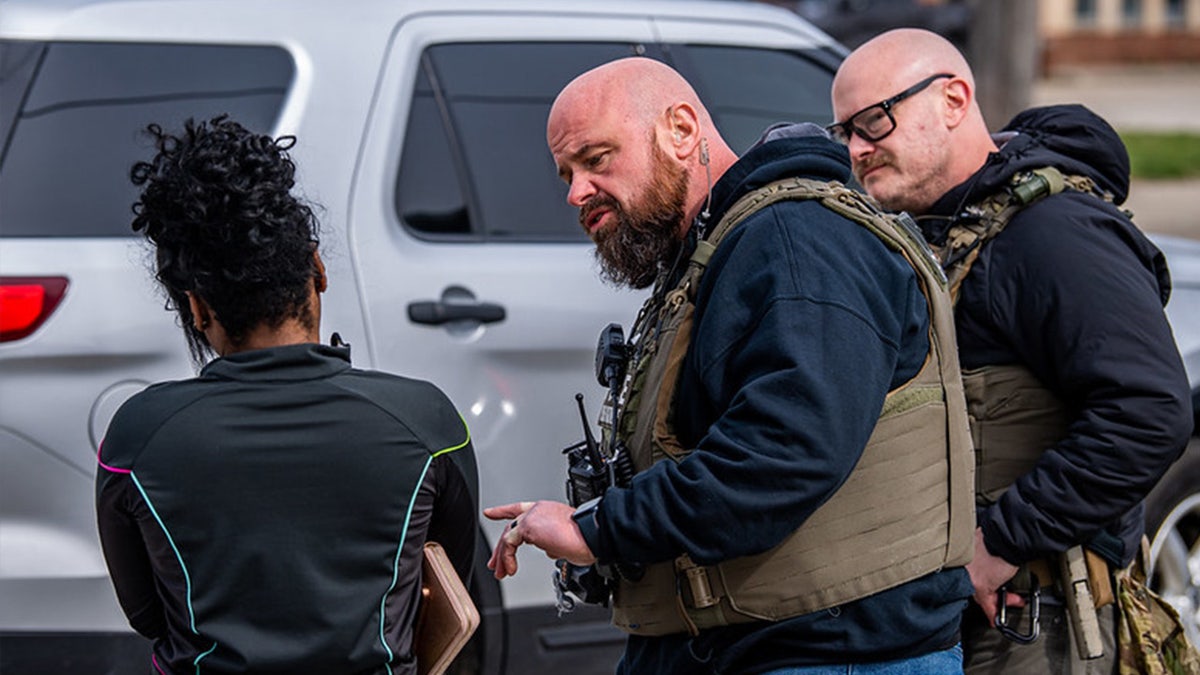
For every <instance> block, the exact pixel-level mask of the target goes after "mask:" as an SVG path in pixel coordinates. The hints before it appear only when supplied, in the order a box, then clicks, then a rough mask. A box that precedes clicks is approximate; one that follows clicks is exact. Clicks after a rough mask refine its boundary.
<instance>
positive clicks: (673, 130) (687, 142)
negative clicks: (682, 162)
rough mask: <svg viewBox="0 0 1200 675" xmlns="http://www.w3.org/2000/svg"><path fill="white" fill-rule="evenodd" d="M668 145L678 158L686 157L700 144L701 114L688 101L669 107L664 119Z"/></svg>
mask: <svg viewBox="0 0 1200 675" xmlns="http://www.w3.org/2000/svg"><path fill="white" fill-rule="evenodd" d="M664 124H665V127H666V131H667V138H668V147H670V148H671V153H670V154H673V155H674V156H675V157H676V158H678V159H686V158H687V157H689V156H690V155H691V154H692V153H694V152H696V149H697V148H698V147H699V145H700V116H699V115H698V114H697V113H696V109H695V108H694V107H693V106H692V105H691V104H690V103H687V102H683V101H681V102H679V103H676V104H674V105H672V106H671V107H669V108H667V114H666V118H665V121H664Z"/></svg>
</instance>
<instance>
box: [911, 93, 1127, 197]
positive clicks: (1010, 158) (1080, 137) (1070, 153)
mask: <svg viewBox="0 0 1200 675" xmlns="http://www.w3.org/2000/svg"><path fill="white" fill-rule="evenodd" d="M994 138H995V139H996V145H997V146H1000V150H999V151H998V152H993V153H991V154H990V155H988V159H987V162H985V163H984V165H983V167H981V168H980V169H979V171H977V172H975V174H974V175H973V176H971V178H969V179H967V180H966V181H963V183H962V184H961V185H959V186H957V187H955V188H954V189H952V190H950V191H949V192H947V193H946V194H945V195H943V196H942V198H941V199H939V200H938V201H937V202H936V203H935V204H934V205H933V207H932V208H931V209H930V214H934V215H943V216H945V215H953V214H954V213H955V212H956V211H958V210H959V209H960V208H961V207H962V206H963V205H966V204H971V203H974V202H977V201H979V200H981V199H984V198H986V197H988V196H990V195H992V194H995V193H996V192H998V191H1000V190H1001V189H1002V188H1004V187H1005V186H1006V185H1007V183H1008V181H1009V179H1010V178H1012V176H1013V174H1015V173H1017V172H1019V171H1027V170H1031V169H1040V168H1042V167H1044V166H1053V167H1055V168H1057V169H1058V170H1060V171H1062V172H1063V173H1064V174H1067V175H1071V174H1074V175H1082V176H1087V177H1089V178H1091V179H1092V180H1094V181H1095V182H1096V185H1097V186H1099V187H1100V189H1101V190H1104V191H1105V192H1109V193H1111V194H1112V196H1113V202H1114V203H1116V204H1118V205H1119V204H1121V203H1123V202H1124V201H1125V198H1126V197H1127V196H1128V195H1129V153H1128V152H1126V150H1125V143H1124V142H1123V141H1121V137H1120V136H1118V135H1117V132H1116V130H1114V129H1113V128H1112V126H1111V125H1109V123H1108V122H1105V121H1104V119H1102V118H1101V117H1100V116H1099V115H1097V114H1096V113H1094V112H1092V111H1091V110H1088V109H1087V108H1085V107H1084V106H1081V105H1076V104H1072V105H1055V106H1046V107H1042V108H1030V109H1029V110H1026V111H1024V112H1021V113H1018V114H1017V116H1016V117H1014V118H1012V121H1010V122H1009V123H1008V124H1007V125H1006V126H1005V127H1004V129H1003V130H1001V131H1000V133H998V134H996V135H995V137H994Z"/></svg>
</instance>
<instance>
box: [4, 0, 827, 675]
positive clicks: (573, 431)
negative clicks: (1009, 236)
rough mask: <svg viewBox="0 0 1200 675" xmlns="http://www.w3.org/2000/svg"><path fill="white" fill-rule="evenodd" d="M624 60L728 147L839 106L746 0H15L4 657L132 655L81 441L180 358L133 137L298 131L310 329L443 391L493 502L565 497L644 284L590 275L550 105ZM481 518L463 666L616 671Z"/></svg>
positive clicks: (766, 16) (64, 661) (63, 661)
mask: <svg viewBox="0 0 1200 675" xmlns="http://www.w3.org/2000/svg"><path fill="white" fill-rule="evenodd" d="M633 54H642V55H647V56H652V57H654V58H658V59H662V60H664V61H667V62H669V63H671V64H672V65H673V66H675V67H676V68H677V69H678V70H680V71H681V72H682V73H684V74H685V75H686V76H687V77H688V78H689V79H690V80H691V81H692V82H694V83H696V85H697V88H698V89H699V93H700V95H701V97H702V98H703V99H704V100H705V101H706V102H707V103H708V104H709V108H710V110H711V111H712V112H713V113H714V115H715V117H716V121H717V123H718V124H719V125H720V126H721V128H722V130H723V132H724V135H725V137H726V138H727V139H730V140H731V142H732V144H733V145H735V146H737V149H739V150H740V149H744V148H745V147H747V146H748V145H749V144H750V143H751V142H752V141H753V140H754V139H755V138H756V136H757V135H758V133H759V132H760V130H761V129H763V128H764V127H766V126H767V125H769V124H771V123H772V122H775V121H778V120H783V119H789V120H799V121H804V120H808V121H816V122H828V121H829V119H830V117H831V113H830V109H829V95H828V91H829V84H830V80H831V78H832V74H833V71H834V69H835V68H836V66H837V63H838V62H839V59H840V57H841V55H842V54H844V51H843V50H842V49H841V48H840V47H839V46H837V45H836V44H835V43H833V42H832V41H831V40H830V39H829V38H828V37H827V36H825V35H823V34H822V33H820V32H818V31H817V30H815V29H813V28H812V27H811V26H809V25H808V24H806V23H804V22H803V21H801V20H800V19H798V18H797V17H796V16H795V15H793V14H791V13H789V12H785V11H783V10H776V9H773V8H768V7H765V6H759V5H756V4H751V3H738V4H717V3H704V2H695V1H691V2H642V1H638V2H633V1H630V2H614V1H611V0H605V1H602V2H601V1H596V2H591V1H582V0H576V1H573V2H553V1H549V0H547V1H532V0H525V1H522V0H507V1H505V2H503V3H501V2H488V1H484V0H424V1H422V0H378V1H376V0H362V1H359V2H353V3H334V2H328V1H327V0H291V1H290V2H287V3H279V2H277V1H274V0H207V1H206V2H197V1H195V0H146V1H143V2H123V1H112V2H103V1H102V2H82V1H80V0H57V1H52V0H0V275H2V276H0V672H3V673H4V674H5V675H22V674H25V673H45V672H51V671H52V670H56V669H60V668H62V669H65V668H66V667H68V666H69V667H71V669H72V670H73V671H75V672H89V673H91V672H95V673H101V672H137V671H138V670H139V669H142V668H144V663H145V661H144V659H145V654H146V653H147V652H146V648H145V644H144V643H142V642H140V638H136V637H135V636H132V635H131V634H129V633H128V628H127V626H126V623H125V619H124V617H123V615H122V614H121V613H120V611H119V609H118V608H117V605H116V602H115V599H114V597H113V594H112V590H111V587H110V584H109V581H108V579H107V576H106V570H105V567H104V562H103V559H102V557H101V554H100V550H99V547H98V544H97V539H96V534H95V524H94V521H95V517H94V513H93V506H92V500H93V496H92V495H93V491H92V480H93V471H94V466H95V453H96V449H97V444H98V443H99V442H100V440H101V437H102V435H103V432H104V429H105V428H106V426H107V424H108V420H109V418H110V417H111V415H112V414H113V412H114V411H115V410H116V408H117V407H118V406H119V405H120V404H121V403H122V402H123V401H124V400H125V399H126V398H128V397H129V396H130V395H132V394H133V393H135V392H137V391H139V390H140V389H142V388H143V387H145V386H146V385H147V384H148V383H151V382H155V381H159V380H164V379H174V378H183V377H188V376H190V375H191V374H192V373H193V370H192V367H191V365H190V363H189V361H188V358H187V355H186V351H185V347H184V341H183V339H182V335H181V333H180V330H179V328H178V326H176V325H175V324H174V320H173V314H172V313H170V312H167V311H164V307H163V305H164V298H162V297H159V296H157V295H156V294H155V291H154V286H153V284H152V280H151V274H150V264H149V260H148V259H147V256H146V252H145V250H144V249H143V248H141V247H140V246H139V245H138V244H137V242H136V241H135V240H134V239H133V238H132V236H131V235H132V234H133V233H132V232H131V230H130V227H129V223H130V221H131V212H130V205H131V203H132V202H133V201H134V198H135V192H134V189H133V186H132V185H131V184H130V182H129V180H128V174H129V168H130V165H131V164H132V163H133V162H134V161H135V160H137V159H141V158H145V157H147V156H149V154H151V148H150V145H149V142H148V139H146V138H145V137H143V136H141V135H140V134H139V130H140V129H142V128H144V127H145V126H146V125H147V124H148V123H151V122H156V123H159V124H161V125H162V126H164V127H166V128H178V127H179V126H180V125H181V124H182V122H183V120H184V119H186V118H188V117H195V118H198V119H203V118H208V117H211V116H213V115H216V114H218V113H223V112H227V113H230V114H231V115H232V116H233V117H234V118H235V119H237V120H239V121H241V122H242V123H243V124H245V125H247V126H248V127H251V128H253V129H256V130H261V131H263V132H266V133H271V134H275V135H281V134H294V135H295V136H296V137H297V138H298V144H297V145H296V147H295V149H294V150H293V156H294V157H295V158H296V159H297V164H298V166H299V176H298V178H299V181H300V184H301V186H302V190H303V192H304V193H305V194H306V195H307V197H308V198H310V199H311V200H313V201H315V202H317V203H318V204H320V205H321V206H322V207H323V210H322V212H321V213H320V220H321V223H322V226H323V232H322V240H323V244H324V249H325V250H324V251H323V254H324V259H325V261H326V264H327V266H328V271H329V273H330V285H329V292H328V293H327V295H326V297H325V300H324V316H323V322H322V323H323V325H322V334H323V335H325V336H328V335H329V334H330V332H332V331H335V330H336V331H338V332H339V333H340V334H341V335H342V337H343V338H345V339H346V340H347V341H348V342H350V343H351V345H352V346H353V353H354V359H355V363H356V365H358V366H360V367H367V368H376V369H382V370H387V371H393V372H398V373H402V374H405V375H409V376H414V377H420V378H425V379H429V380H432V381H434V382H436V383H438V384H439V385H440V386H441V387H443V388H444V389H445V391H446V392H447V393H448V394H449V395H450V397H451V398H452V399H453V400H454V402H455V404H456V405H457V406H458V408H459V409H460V410H461V411H462V412H463V414H464V415H465V416H466V417H467V419H468V422H469V423H470V426H471V428H472V432H473V435H474V438H475V442H476V448H477V450H478V456H479V463H480V471H481V476H482V483H483V485H482V494H481V499H482V501H483V503H484V504H500V503H505V502H509V501H513V500H516V499H519V498H529V497H546V498H562V496H563V487H562V486H563V480H564V477H565V463H564V459H563V457H562V456H561V455H560V453H559V450H560V449H561V448H563V447H564V446H567V445H570V444H573V443H574V442H576V441H578V440H579V439H580V438H581V437H582V433H583V431H582V429H581V428H580V419H579V414H578V412H577V409H576V407H575V403H574V400H573V396H574V394H575V393H576V392H583V393H584V394H585V396H586V397H587V402H588V407H589V417H594V414H595V412H596V411H597V410H598V407H599V403H600V400H601V397H602V395H603V391H602V390H601V388H600V387H599V386H598V385H597V384H596V381H595V378H594V376H593V375H592V363H593V353H592V349H593V346H594V345H595V344H596V336H597V334H598V333H599V330H600V329H601V328H603V327H604V326H605V325H607V324H608V323H610V322H614V321H616V322H628V321H629V320H630V319H631V318H632V315H633V313H634V312H635V311H636V308H637V306H638V304H639V302H640V298H639V297H638V296H637V295H634V294H630V293H621V292H617V291H614V290H612V289H611V288H608V287H605V286H603V285H602V284H601V283H600V282H599V281H598V280H597V276H596V273H595V268H594V265H593V263H592V254H591V248H592V247H591V245H590V243H589V242H588V241H587V240H586V238H585V237H584V236H583V234H582V231H581V228H580V227H579V226H578V224H577V223H576V214H575V213H574V211H573V210H572V209H570V208H569V207H568V206H567V205H566V203H565V189H564V187H563V186H562V185H561V183H560V181H559V180H558V178H557V176H556V171H555V168H554V165H553V163H552V161H551V158H550V154H549V152H548V150H547V149H546V146H545V119H546V115H547V112H548V111H549V106H550V103H551V102H552V101H553V98H554V96H555V95H556V93H557V92H558V90H559V89H560V88H561V87H562V86H563V85H564V84H566V83H567V82H568V81H569V80H570V79H571V78H572V77H574V76H575V75H577V74H579V73H581V72H583V71H584V70H586V69H588V68H590V67H592V66H595V65H598V64H600V63H602V62H605V61H608V60H611V59H614V58H617V57H621V56H627V55H633ZM481 532H482V535H483V536H481V538H480V539H481V554H480V566H481V569H480V570H479V573H478V574H476V576H475V584H474V588H473V591H474V594H475V596H476V598H477V599H478V601H479V604H480V605H481V606H482V608H483V614H484V623H483V626H482V628H481V630H480V632H479V635H478V637H477V638H476V640H475V641H474V642H473V643H472V645H471V647H470V649H469V650H468V654H467V658H466V659H464V662H463V663H462V664H460V665H461V672H472V673H475V672H478V673H500V672H509V673H531V672H550V671H551V669H560V670H561V672H570V673H589V672H596V673H608V672H611V671H612V664H613V662H614V661H615V658H616V654H617V652H618V650H619V647H620V643H621V639H622V638H621V635H620V634H618V633H616V632H615V630H614V629H612V628H611V627H610V626H608V622H607V617H606V614H605V613H604V612H601V611H586V610H584V611H577V612H576V613H575V614H572V615H569V616H568V617H564V619H562V620H560V619H558V618H557V617H556V615H555V613H554V611H553V609H552V604H553V597H552V592H551V587H550V583H549V581H550V574H551V569H552V568H551V563H550V561H548V560H547V559H546V558H545V557H544V556H542V555H541V554H540V553H537V552H526V551H522V554H521V560H520V564H521V566H522V568H523V569H524V571H523V573H522V574H521V575H520V576H518V577H516V578H515V579H512V580H509V581H506V582H505V583H504V584H503V586H500V585H498V584H496V583H495V582H494V580H493V579H492V578H491V576H490V575H489V574H487V573H486V571H485V570H483V569H482V564H483V561H485V560H486V559H487V555H486V553H485V552H483V549H484V548H486V546H488V543H487V542H490V541H493V540H494V537H495V536H496V535H497V534H498V532H499V528H498V527H496V526H493V525H492V524H490V523H481ZM332 545H336V542H334V543H332Z"/></svg>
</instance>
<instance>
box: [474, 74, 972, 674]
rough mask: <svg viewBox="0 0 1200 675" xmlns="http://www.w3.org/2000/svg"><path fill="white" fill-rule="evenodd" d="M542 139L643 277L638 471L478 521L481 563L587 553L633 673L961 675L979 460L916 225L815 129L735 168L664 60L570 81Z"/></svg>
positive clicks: (612, 443) (635, 431)
mask: <svg viewBox="0 0 1200 675" xmlns="http://www.w3.org/2000/svg"><path fill="white" fill-rule="evenodd" d="M546 136H547V142H548V144H549V146H550V151H551V153H552V154H553V157H554V161H555V163H556V165H557V167H558V172H559V175H560V177H561V178H562V179H563V180H564V181H565V182H566V183H567V185H568V186H569V187H568V192H567V201H568V202H569V203H570V204H572V205H573V206H575V207H577V208H579V211H580V224H581V225H582V226H583V227H584V229H585V230H586V231H587V232H588V234H589V235H590V236H591V238H592V239H593V240H594V241H595V242H596V247H597V248H596V251H597V257H598V259H599V261H600V265H601V268H602V274H603V275H604V276H605V277H606V278H607V279H609V280H610V281H612V282H614V283H616V284H620V285H627V286H632V287H635V288H646V287H649V286H651V284H653V286H654V290H653V292H652V294H651V296H650V298H649V300H647V304H646V306H645V307H644V308H643V310H642V312H641V313H640V314H639V319H638V321H637V323H636V324H635V325H634V327H633V330H632V333H631V340H630V349H629V350H628V351H629V353H630V358H629V359H628V363H627V369H628V370H627V372H628V374H627V376H626V377H625V378H624V379H623V380H622V384H621V385H620V390H619V391H618V392H617V393H616V394H615V395H613V396H612V397H611V398H610V404H611V405H613V406H615V407H616V409H617V415H616V419H617V422H616V423H615V424H614V425H613V427H612V428H611V429H610V430H609V432H608V433H606V434H605V440H604V443H605V446H606V447H607V448H608V450H609V451H610V452H609V454H611V455H612V456H620V455H621V454H622V453H628V456H629V457H630V458H631V460H632V470H633V471H634V472H635V475H634V476H633V478H632V480H631V481H629V483H628V485H627V486H625V487H612V488H609V489H608V490H607V491H606V492H605V493H604V494H603V496H602V497H601V498H600V499H598V500H593V501H591V502H590V503H588V504H585V505H582V506H580V507H579V508H578V509H573V508H572V507H571V506H569V505H567V504H564V503H558V502H553V501H540V502H523V503H517V504H508V505H505V506H497V507H493V508H490V509H488V510H486V511H485V514H486V515H488V516H489V517H491V518H493V519H497V520H499V519H504V520H509V521H511V522H510V524H509V526H508V527H507V528H506V529H505V534H504V536H503V537H502V538H501V540H500V541H499V542H498V543H497V545H496V549H495V551H494V553H493V555H492V558H491V560H490V561H489V563H488V565H489V568H491V569H492V570H494V572H495V575H496V577H497V578H503V577H505V576H508V575H510V574H514V573H515V572H516V570H517V560H516V551H517V548H518V547H520V546H521V545H522V544H531V545H533V546H535V547H537V548H539V549H541V550H543V551H545V552H546V553H547V555H549V556H551V557H553V558H560V559H566V560H568V561H570V562H571V563H573V564H575V565H580V566H588V565H593V564H596V563H598V566H597V569H599V570H602V571H607V572H606V573H607V574H609V575H610V576H609V579H610V582H611V588H612V589H613V591H612V594H611V602H612V606H613V621H614V623H615V624H616V625H617V626H618V627H620V628H621V629H623V630H625V631H627V632H628V633H629V634H630V637H629V640H628V643H627V647H626V652H625V655H624V657H623V659H622V661H621V663H620V665H619V666H618V672H619V673H631V674H632V673H651V674H662V673H718V672H720V673H774V674H780V675H782V674H784V673H823V672H832V671H830V670H829V668H830V667H831V666H839V667H841V670H840V671H838V672H845V670H846V669H845V665H846V664H851V663H853V664H871V672H874V673H911V672H921V673H932V674H939V673H957V672H961V651H960V650H959V648H958V646H957V643H958V628H959V620H960V619H959V615H960V613H961V612H962V610H963V609H964V608H965V606H966V603H967V599H968V598H969V597H970V595H971V585H970V581H969V579H968V577H967V574H966V572H965V570H964V569H963V567H962V565H963V564H965V562H966V559H967V557H969V554H970V549H971V532H972V530H973V521H972V519H971V516H972V514H971V497H970V494H971V490H970V462H971V455H970V448H969V441H968V440H966V436H967V428H966V410H965V403H964V401H963V398H962V395H961V391H958V390H956V389H954V383H956V382H957V381H958V380H957V376H958V373H957V359H956V357H955V354H954V350H953V339H952V337H951V336H950V333H949V329H950V327H951V325H952V318H951V316H950V315H949V311H948V309H949V301H948V295H947V294H946V292H945V286H944V281H943V280H941V278H940V277H939V276H938V274H937V270H936V268H935V267H934V266H933V265H931V264H928V263H927V262H926V261H927V260H928V258H927V254H926V253H925V252H924V251H922V250H921V249H920V245H919V242H918V238H917V237H916V236H915V235H913V234H911V232H909V231H907V230H906V228H904V227H902V226H897V222H896V221H895V220H892V219H889V217H886V216H883V215H882V214H881V213H880V212H878V211H877V210H873V209H872V207H871V206H870V205H869V204H868V203H867V202H866V201H865V200H864V199H863V198H862V196H861V195H858V194H857V193H854V192H851V191H850V190H847V189H846V188H844V187H842V186H841V185H840V184H839V183H840V182H842V181H845V180H847V179H848V177H849V175H850V163H849V159H848V157H847V155H846V152H845V150H844V148H842V147H840V146H839V145H838V144H836V143H834V142H832V141H831V140H830V139H829V138H828V137H827V136H826V135H825V133H824V131H823V130H822V129H820V128H818V127H815V126H813V125H799V126H792V127H785V128H779V129H773V130H771V131H770V132H769V133H768V134H767V135H765V136H764V138H763V139H762V140H761V141H760V142H759V143H758V144H756V145H755V146H754V147H753V148H752V149H750V150H749V151H748V152H747V153H746V155H745V156H744V157H742V158H740V159H739V158H738V157H737V155H736V154H735V153H734V152H733V151H732V150H731V149H730V148H729V146H728V145H727V144H726V143H725V141H723V140H722V139H721V136H720V135H719V133H718V132H717V130H716V128H715V127H714V125H713V121H712V118H711V116H710V115H709V113H708V111H707V110H706V109H705V107H704V105H703V104H702V103H701V102H700V100H699V98H698V97H697V95H696V93H695V91H694V90H693V89H692V87H691V86H690V85H688V83H687V82H686V81H685V80H684V79H683V78H682V77H680V76H679V74H678V73H676V72H675V71H674V70H672V69H670V68H669V67H667V66H665V65H663V64H662V63H659V62H656V61H653V60H650V59H644V58H630V59H622V60H619V61H615V62H612V63H609V64H606V65H603V66H600V67H599V68H596V69H594V70H591V71H588V72H587V73H584V74H583V75H581V76H579V77H578V78H576V79H575V80H574V81H572V82H571V83H570V84H569V85H567V87H566V88H565V89H564V90H563V91H562V92H561V93H560V94H559V96H558V98H557V99H556V101H555V103H554V105H553V107H552V109H551V112H550V117H549V120H548V123H547V134H546ZM760 188H765V189H761V190H760ZM948 387H949V388H948ZM885 401H886V403H887V404H886V405H885ZM655 402H657V404H656V403H655ZM881 411H883V412H881ZM952 484H953V485H954V488H953V489H952V487H951V486H952Z"/></svg>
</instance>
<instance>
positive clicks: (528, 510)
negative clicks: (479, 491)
mask: <svg viewBox="0 0 1200 675" xmlns="http://www.w3.org/2000/svg"><path fill="white" fill-rule="evenodd" d="M574 513H575V509H573V508H571V506H569V505H567V504H563V503H562V502H551V501H541V502H519V503H516V504H505V505H504V506H493V507H491V508H487V509H484V510H483V515H485V516H487V517H488V518H491V519H492V520H507V521H509V523H508V526H507V527H505V528H504V534H503V535H501V537H500V540H499V541H497V542H496V550H494V551H492V557H491V559H490V560H488V564H487V566H488V569H490V570H492V571H493V572H494V573H495V575H496V578H497V579H503V578H504V577H507V576H512V575H514V574H516V573H517V549H518V548H520V546H521V544H533V545H534V546H536V547H538V548H540V549H541V550H543V551H545V553H546V556H547V557H549V558H551V559H554V560H557V559H558V558H566V559H567V561H568V562H571V563H573V564H575V565H584V566H586V565H591V564H592V563H594V562H596V556H594V555H592V550H591V549H590V548H588V545H587V542H586V541H584V539H583V534H581V533H580V532H579V526H578V525H576V524H575V521H574V520H572V519H571V516H572V515H574Z"/></svg>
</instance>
